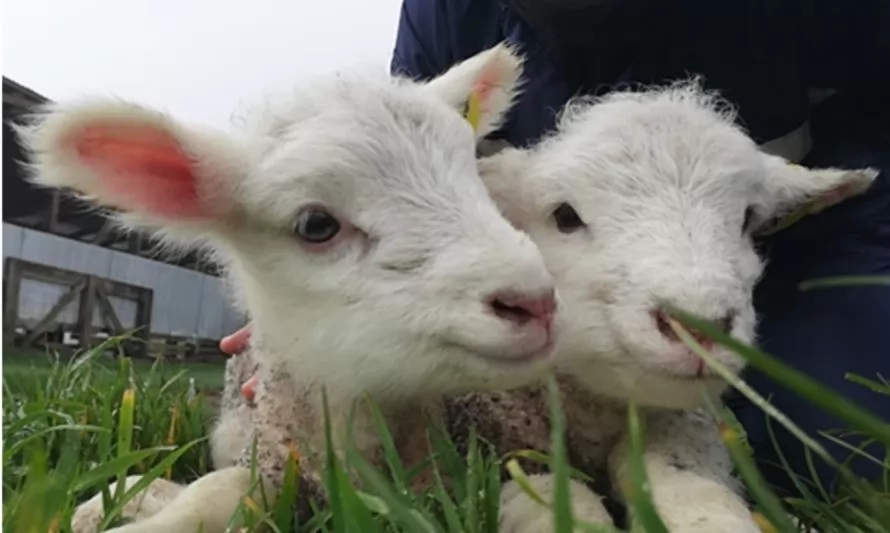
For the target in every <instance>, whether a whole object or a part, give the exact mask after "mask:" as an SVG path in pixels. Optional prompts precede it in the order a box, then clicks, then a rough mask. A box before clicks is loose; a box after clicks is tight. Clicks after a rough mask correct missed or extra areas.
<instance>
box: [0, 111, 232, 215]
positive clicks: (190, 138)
mask: <svg viewBox="0 0 890 533" xmlns="http://www.w3.org/2000/svg"><path fill="white" fill-rule="evenodd" d="M32 118H33V122H31V123H29V124H26V125H17V126H15V129H16V131H17V133H18V134H19V135H20V137H21V140H22V144H23V146H24V148H25V149H26V151H27V152H29V154H30V161H29V163H30V167H31V170H32V176H31V180H32V181H33V182H34V183H36V184H38V185H42V186H45V187H54V188H66V189H72V190H73V191H75V192H77V193H79V194H81V195H83V196H85V197H86V198H87V199H89V200H90V201H92V202H93V203H95V204H99V205H102V206H106V207H111V208H114V209H116V210H119V211H122V212H123V213H124V214H126V215H130V218H132V216H133V215H135V218H136V220H137V221H138V222H141V223H147V224H149V225H152V226H156V227H159V228H170V227H171V226H177V227H180V228H182V229H186V228H188V226H189V225H195V224H205V223H208V222H212V221H213V220H218V219H220V218H223V217H226V216H227V215H228V214H229V213H230V212H232V210H233V208H234V198H235V195H234V189H235V187H237V185H238V183H239V182H240V181H241V180H242V179H243V177H244V176H245V175H246V174H245V169H244V166H245V163H246V160H245V159H244V158H243V157H241V156H240V153H239V150H238V149H237V147H236V146H233V144H234V143H233V142H232V141H231V140H230V139H228V138H226V137H224V136H222V135H218V134H214V133H210V132H202V131H198V130H194V129H190V128H186V127H184V126H182V125H180V124H178V123H176V122H175V121H174V120H173V119H171V118H170V117H168V116H166V115H164V114H162V113H159V112H155V111H150V110H148V109H145V108H143V107H140V106H138V105H134V104H129V103H125V102H121V101H118V100H97V101H89V102H82V103H78V104H75V105H68V106H57V105H54V106H51V107H47V108H44V109H43V110H41V111H40V112H38V113H37V114H36V115H34V116H33V117H32ZM171 229H172V228H171Z"/></svg>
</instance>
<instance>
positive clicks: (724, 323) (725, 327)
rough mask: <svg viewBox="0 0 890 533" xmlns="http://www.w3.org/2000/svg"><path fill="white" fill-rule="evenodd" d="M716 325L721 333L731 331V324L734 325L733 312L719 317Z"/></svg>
mask: <svg viewBox="0 0 890 533" xmlns="http://www.w3.org/2000/svg"><path fill="white" fill-rule="evenodd" d="M716 325H717V327H718V328H720V331H722V332H723V333H726V334H730V333H732V328H733V326H735V313H732V312H731V313H729V314H728V315H726V316H725V317H723V318H721V319H720V320H718V321H717V322H716Z"/></svg>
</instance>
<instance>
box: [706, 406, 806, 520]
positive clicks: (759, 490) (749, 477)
mask: <svg viewBox="0 0 890 533" xmlns="http://www.w3.org/2000/svg"><path fill="white" fill-rule="evenodd" d="M720 439H721V440H722V441H723V444H724V445H725V446H726V449H727V451H729V455H730V457H731V458H732V461H733V463H734V464H735V466H736V469H737V470H738V472H739V475H740V476H741V477H742V479H743V480H744V482H745V485H746V486H747V487H748V492H749V493H750V494H751V496H752V497H753V498H754V501H755V502H757V506H758V508H759V510H760V512H761V513H762V514H763V515H764V516H765V517H766V519H767V520H769V523H770V524H771V525H772V527H773V528H774V529H775V528H778V529H777V530H778V531H783V532H785V531H787V532H792V531H794V530H795V528H794V525H793V524H792V523H791V521H790V520H789V519H788V511H786V510H785V507H784V506H783V505H782V502H781V501H779V498H778V496H776V495H775V493H773V492H772V491H771V490H770V489H769V488H768V487H767V485H766V481H765V480H764V479H763V476H761V475H760V472H759V471H758V470H757V467H756V466H755V465H754V461H753V459H751V457H750V456H749V455H748V454H747V453H746V451H745V449H744V447H743V446H742V443H741V441H740V439H739V435H738V433H737V432H736V431H735V430H734V429H732V427H731V425H730V423H729V421H728V420H727V419H726V418H725V417H722V418H721V424H720Z"/></svg>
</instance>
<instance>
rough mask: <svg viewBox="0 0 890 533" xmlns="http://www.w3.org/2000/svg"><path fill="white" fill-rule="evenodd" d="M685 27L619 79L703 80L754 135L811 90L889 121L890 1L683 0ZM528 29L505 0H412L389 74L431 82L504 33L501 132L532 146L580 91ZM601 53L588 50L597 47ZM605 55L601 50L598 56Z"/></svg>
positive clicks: (796, 113)
mask: <svg viewBox="0 0 890 533" xmlns="http://www.w3.org/2000/svg"><path fill="white" fill-rule="evenodd" d="M677 5H679V6H681V8H680V10H679V14H678V17H679V19H680V21H681V22H680V23H679V24H678V27H680V28H681V33H679V34H674V35H662V36H660V37H659V38H660V39H661V40H660V41H659V40H658V39H659V38H656V39H654V40H652V41H650V42H648V43H646V45H645V47H644V49H643V50H642V51H641V52H640V53H639V54H638V55H637V56H636V57H635V58H634V59H633V60H632V61H629V62H628V64H627V66H626V69H624V71H623V72H621V73H620V74H619V75H618V76H616V77H615V79H613V80H608V79H604V80H602V81H603V83H605V84H609V83H621V82H644V83H653V82H661V81H665V80H671V79H677V78H682V77H684V76H685V75H687V74H689V73H696V74H701V75H704V77H705V80H704V81H705V82H706V85H707V86H709V87H712V88H716V89H719V90H721V91H722V92H723V94H724V96H726V97H727V98H729V99H730V100H731V101H733V102H734V103H735V104H736V105H737V106H738V107H739V112H740V116H741V120H742V123H743V125H744V126H745V127H746V128H747V129H748V131H749V133H750V134H751V135H752V137H754V139H755V140H756V141H758V142H762V141H768V140H771V139H774V138H777V137H780V136H782V135H784V134H786V133H788V132H790V131H791V130H793V129H795V128H797V127H798V126H799V125H800V124H801V123H803V121H804V120H805V119H806V117H807V113H808V98H807V87H808V85H812V86H818V87H828V88H835V89H842V90H845V91H854V92H856V93H858V96H857V98H856V99H857V101H868V102H870V104H869V105H870V107H871V109H872V110H877V109H880V110H881V112H882V113H884V114H885V117H888V118H890V114H887V113H886V110H887V108H888V104H887V103H885V102H890V98H888V96H887V95H890V2H887V1H884V0H738V1H721V2H714V1H713V0H682V1H679V2H677ZM538 30H539V31H532V29H531V28H530V27H529V25H528V24H526V22H525V21H524V20H523V19H522V18H521V17H520V16H519V15H518V14H517V13H516V11H515V10H514V9H513V8H512V7H511V6H510V4H509V2H505V1H503V0H405V1H404V4H403V6H402V12H401V20H400V23H399V27H398V36H397V40H396V46H395V50H394V53H393V59H392V69H393V71H396V72H401V73H406V74H408V75H410V76H412V77H417V78H430V77H433V76H436V75H438V74H441V73H442V72H444V71H445V70H447V69H448V67H450V66H452V65H453V64H454V63H456V62H458V61H461V60H463V59H467V58H468V57H471V56H473V55H474V54H476V53H479V52H480V51H482V50H484V49H486V48H489V47H491V46H493V45H495V44H496V43H498V42H500V41H503V40H506V41H508V42H510V43H512V44H514V45H519V47H520V49H521V50H522V52H523V53H524V54H525V55H526V64H525V71H524V73H525V78H526V82H527V85H526V86H525V90H524V94H523V95H522V97H521V98H520V99H519V102H518V104H517V106H516V108H515V109H514V110H513V113H512V115H511V117H510V120H509V121H508V122H507V124H506V126H505V128H504V131H503V132H500V134H496V135H495V136H498V137H502V138H505V139H506V140H508V141H510V142H511V143H512V144H514V145H519V146H521V145H525V144H526V143H528V142H531V141H534V140H535V139H536V138H538V137H539V136H540V135H541V134H542V133H543V132H545V131H546V130H548V129H550V128H552V127H553V125H554V119H555V116H556V113H557V112H558V110H559V109H560V108H562V106H563V104H564V103H565V102H566V100H567V99H568V98H569V97H570V96H572V95H573V93H575V92H578V90H579V87H578V86H577V84H574V83H573V82H572V81H571V72H570V69H565V68H561V65H560V61H559V59H561V58H560V57H559V55H560V54H559V52H558V51H556V50H555V49H554V47H553V46H551V45H550V41H549V39H548V37H549V36H547V35H546V31H540V29H539V28H538ZM595 53H597V51H590V54H595ZM599 53H602V51H599Z"/></svg>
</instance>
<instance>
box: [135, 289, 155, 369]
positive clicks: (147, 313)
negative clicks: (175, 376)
mask: <svg viewBox="0 0 890 533" xmlns="http://www.w3.org/2000/svg"><path fill="white" fill-rule="evenodd" d="M138 302H139V303H138V305H137V307H136V309H137V311H136V324H138V325H139V326H141V329H140V330H139V332H138V333H137V336H138V337H139V338H140V339H142V343H141V344H142V347H141V349H140V352H141V353H140V356H141V357H143V358H146V359H147V358H148V350H149V340H150V339H151V312H152V304H153V302H154V292H153V291H142V294H141V295H140V296H139V299H138Z"/></svg>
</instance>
